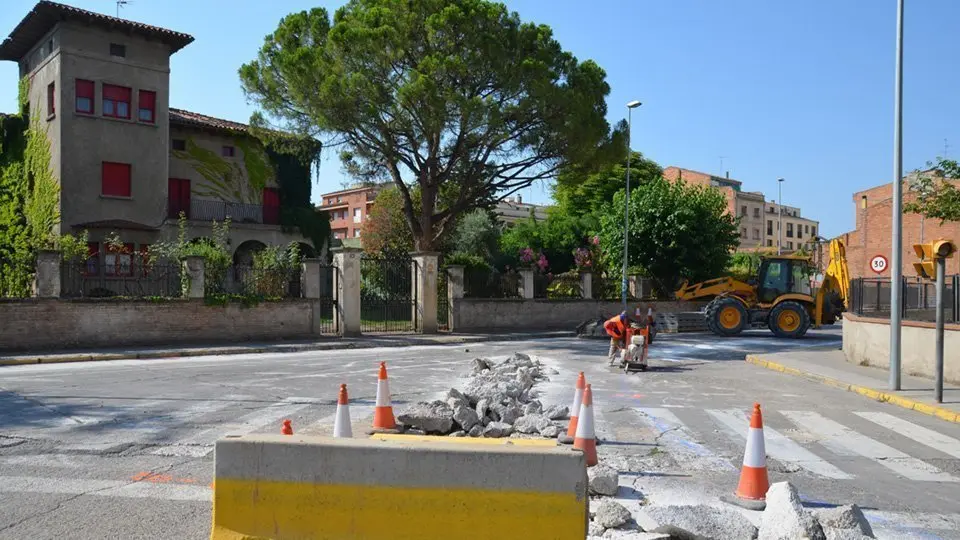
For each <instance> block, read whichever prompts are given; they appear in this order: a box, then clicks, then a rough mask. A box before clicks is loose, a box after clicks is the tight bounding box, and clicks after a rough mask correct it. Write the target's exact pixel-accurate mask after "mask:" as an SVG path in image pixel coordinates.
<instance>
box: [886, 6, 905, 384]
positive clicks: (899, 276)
mask: <svg viewBox="0 0 960 540" xmlns="http://www.w3.org/2000/svg"><path fill="white" fill-rule="evenodd" d="M896 59H897V60H896V71H895V75H894V95H895V97H894V105H893V123H894V126H893V231H892V233H893V234H892V237H893V240H892V242H891V244H892V245H891V253H890V265H891V267H892V268H891V269H890V380H889V388H890V390H900V330H901V329H900V323H901V317H900V315H901V310H902V309H903V306H902V303H903V299H902V298H901V292H902V289H903V156H902V151H903V0H897V49H896Z"/></svg>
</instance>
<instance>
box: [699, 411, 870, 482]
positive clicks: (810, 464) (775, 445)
mask: <svg viewBox="0 0 960 540" xmlns="http://www.w3.org/2000/svg"><path fill="white" fill-rule="evenodd" d="M707 414H709V415H710V416H712V417H713V418H714V419H716V420H717V422H719V423H720V425H721V426H723V427H726V428H727V430H728V431H729V433H730V434H732V435H734V436H735V437H736V438H737V439H738V440H745V439H746V436H747V428H748V427H749V426H750V422H749V421H748V420H747V417H746V414H745V413H744V411H741V410H737V409H730V410H715V409H709V410H707ZM763 435H764V442H765V443H766V451H767V455H769V456H772V457H773V458H775V459H777V460H779V461H783V462H788V463H793V464H795V465H797V466H799V467H803V468H804V469H806V470H808V471H810V472H812V473H814V474H818V475H820V476H824V477H826V478H834V479H837V480H849V479H851V478H853V477H852V476H850V475H849V474H847V473H845V472H843V471H841V470H840V469H838V468H837V467H835V466H833V465H831V464H830V463H829V462H827V461H826V460H824V459H822V458H820V457H819V456H817V455H816V454H814V453H813V452H811V451H809V450H807V449H806V448H804V447H802V446H800V445H799V444H797V443H796V442H794V441H792V440H790V439H789V438H787V437H785V436H783V435H782V434H780V432H778V431H777V430H775V429H773V428H770V427H768V426H764V427H763Z"/></svg>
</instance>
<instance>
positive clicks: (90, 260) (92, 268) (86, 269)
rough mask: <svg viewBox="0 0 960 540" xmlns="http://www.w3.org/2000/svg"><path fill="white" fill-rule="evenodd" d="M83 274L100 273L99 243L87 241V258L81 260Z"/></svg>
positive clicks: (94, 274)
mask: <svg viewBox="0 0 960 540" xmlns="http://www.w3.org/2000/svg"><path fill="white" fill-rule="evenodd" d="M83 274H84V275H86V276H96V275H99V274H100V244H98V243H96V242H88V243H87V259H86V260H85V261H84V262H83Z"/></svg>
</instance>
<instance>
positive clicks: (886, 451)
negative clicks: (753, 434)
mask: <svg viewBox="0 0 960 540" xmlns="http://www.w3.org/2000/svg"><path fill="white" fill-rule="evenodd" d="M781 414H783V415H784V416H786V417H787V418H789V419H790V420H791V421H792V422H793V423H795V424H797V425H798V426H800V427H802V428H804V429H806V430H807V431H809V432H810V433H813V434H814V435H817V436H820V437H823V438H824V440H823V441H822V442H823V443H824V444H825V445H826V444H827V443H829V445H830V447H833V448H838V449H841V448H842V449H844V450H846V451H847V452H848V454H856V455H860V456H863V457H866V458H870V459H872V460H874V461H876V462H877V463H879V464H880V465H883V466H884V467H886V468H888V469H890V470H891V471H893V472H895V473H897V474H899V475H901V476H903V477H905V478H909V479H910V480H917V481H921V482H956V481H957V479H956V478H954V477H952V476H950V475H949V474H947V473H945V472H943V471H941V470H940V469H938V468H936V467H934V466H933V465H930V464H928V463H926V462H923V461H921V460H919V459H916V458H912V457H910V456H908V455H907V454H904V453H903V452H901V451H899V450H897V449H895V448H891V447H889V446H887V445H885V444H883V443H881V442H877V441H875V440H873V439H871V438H869V437H867V436H865V435H861V434H860V433H857V432H856V431H853V430H852V429H849V428H847V427H844V426H843V425H841V424H839V423H837V422H834V421H833V420H830V419H829V418H825V417H823V416H822V415H820V414H818V413H815V412H810V411H781Z"/></svg>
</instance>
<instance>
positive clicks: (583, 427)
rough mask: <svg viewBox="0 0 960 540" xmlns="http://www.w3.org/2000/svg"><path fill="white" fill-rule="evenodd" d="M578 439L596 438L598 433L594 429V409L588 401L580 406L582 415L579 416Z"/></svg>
mask: <svg viewBox="0 0 960 540" xmlns="http://www.w3.org/2000/svg"><path fill="white" fill-rule="evenodd" d="M576 438H577V439H596V438H597V436H596V433H594V430H593V410H592V405H587V404H586V403H584V404H582V405H581V406H580V416H579V418H577V435H576Z"/></svg>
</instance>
